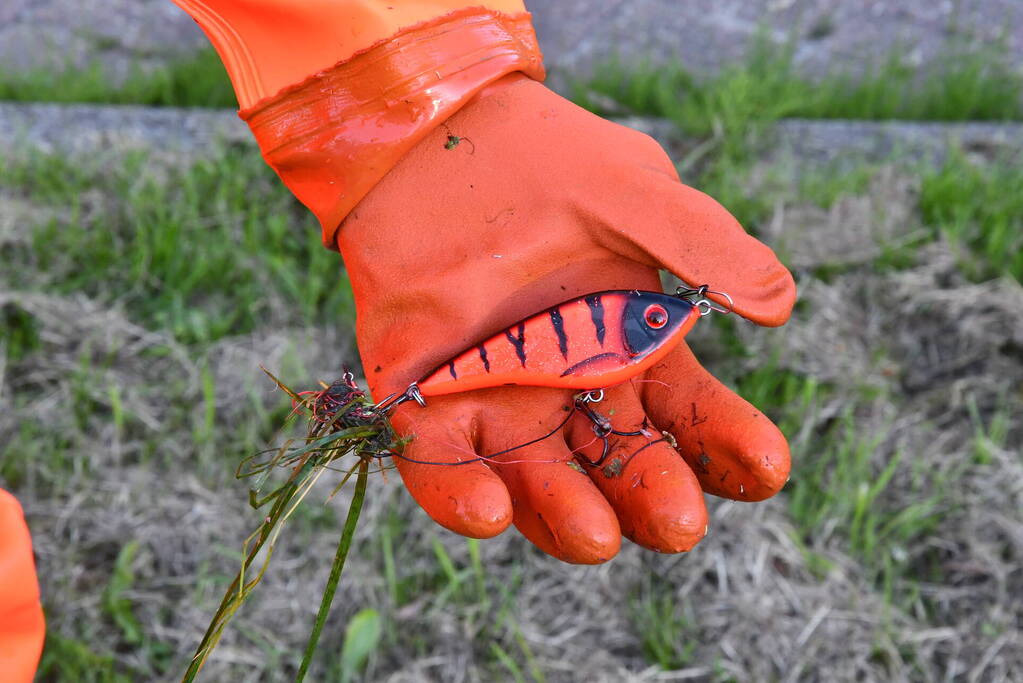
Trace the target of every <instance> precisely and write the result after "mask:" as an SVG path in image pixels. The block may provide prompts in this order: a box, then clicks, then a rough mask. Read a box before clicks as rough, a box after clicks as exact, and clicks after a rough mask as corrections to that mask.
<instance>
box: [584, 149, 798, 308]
mask: <svg viewBox="0 0 1023 683" xmlns="http://www.w3.org/2000/svg"><path fill="white" fill-rule="evenodd" d="M633 151H634V157H633V159H632V160H631V161H629V162H627V163H626V164H624V167H623V168H613V167H609V168H608V170H607V172H608V173H612V174H614V175H615V176H618V177H612V178H611V179H609V180H608V181H607V182H608V183H610V185H609V186H610V187H619V188H622V191H620V192H608V193H604V194H603V195H599V194H597V195H595V196H593V197H592V198H591V199H589V200H588V201H589V202H591V203H596V204H597V206H598V208H597V212H598V214H599V215H600V216H601V220H600V221H599V222H600V223H601V224H602V226H601V227H602V229H601V231H600V234H598V235H597V240H598V241H600V242H601V243H602V244H604V246H606V247H607V248H609V249H611V250H612V251H615V252H617V253H619V254H622V255H623V256H626V257H627V258H630V259H633V260H636V261H639V262H641V263H646V264H648V265H652V266H654V267H659V268H665V269H667V270H669V271H671V272H672V273H674V274H675V275H677V276H678V277H680V278H682V280H683V281H685V282H686V283H688V284H690V285H693V286H699V285H703V284H707V285H710V288H711V289H712V290H718V291H722V292H725V293H727V294H728V295H729V296H730V297H731V299H732V304H729V302H728V300H727V299H726V298H725V297H723V296H720V295H711V298H713V299H714V300H715V301H717V302H718V303H720V304H721V305H723V306H729V305H732V306H733V308H734V310H735V312H736V313H738V314H739V315H741V316H743V317H744V318H748V319H749V320H752V321H753V322H755V323H758V324H760V325H767V326H771V327H773V326H777V325H781V324H783V323H784V322H785V321H786V320H788V318H789V316H790V315H791V313H792V306H793V304H794V303H795V300H796V286H795V282H794V280H793V279H792V274H791V273H789V271H788V269H787V268H785V266H783V265H782V264H781V262H780V261H778V258H777V257H776V256H775V254H774V251H772V250H771V249H770V247H768V246H767V245H765V244H764V243H762V242H760V241H759V240H757V239H755V238H754V237H752V236H750V235H749V234H747V233H746V231H745V230H743V228H742V226H741V225H740V224H739V222H738V221H737V220H736V219H735V218H734V217H733V216H732V214H730V213H729V212H728V211H727V210H726V209H725V208H724V207H722V206H721V205H720V204H719V203H718V202H716V201H715V200H714V199H712V198H710V197H708V196H707V195H705V194H703V193H702V192H699V191H698V190H694V189H693V188H691V187H688V186H686V185H683V184H682V183H680V182H679V180H678V175H677V174H676V172H675V169H674V167H673V166H672V165H671V162H670V161H669V160H668V158H667V156H666V155H665V153H664V151H663V150H662V149H661V148H660V146H659V145H657V144H656V143H655V142H653V141H652V140H650V139H649V138H645V136H641V137H639V138H638V140H637V144H636V145H635V146H634V148H633ZM635 159H647V160H648V161H647V163H645V164H643V165H640V166H637V164H636V161H635ZM640 163H642V162H640Z"/></svg>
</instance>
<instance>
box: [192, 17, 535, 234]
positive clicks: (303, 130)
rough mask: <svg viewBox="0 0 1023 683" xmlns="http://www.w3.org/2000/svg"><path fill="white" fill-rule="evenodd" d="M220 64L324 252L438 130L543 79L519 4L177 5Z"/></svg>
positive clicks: (527, 19)
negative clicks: (479, 104) (506, 86)
mask: <svg viewBox="0 0 1023 683" xmlns="http://www.w3.org/2000/svg"><path fill="white" fill-rule="evenodd" d="M173 1H174V2H175V3H176V4H178V5H179V6H180V7H181V8H183V9H184V10H185V11H187V12H188V13H189V14H191V15H192V17H194V18H195V20H196V21H197V22H198V23H199V25H200V26H201V27H202V29H203V31H205V32H206V35H207V36H208V37H209V39H210V41H211V42H212V43H213V46H214V47H215V48H216V50H217V52H218V53H219V54H220V57H221V59H222V60H223V62H224V64H225V66H226V67H227V71H228V74H229V75H230V77H231V82H232V83H233V85H234V89H235V93H236V94H237V96H238V102H239V105H240V107H241V111H240V112H239V114H240V115H241V117H242V118H243V119H244V120H245V121H246V122H247V123H248V124H249V126H250V127H251V129H252V131H253V133H254V134H255V136H256V140H257V141H258V143H259V146H260V149H261V150H262V152H263V158H264V159H266V161H267V163H268V164H270V166H271V167H273V169H274V170H275V171H277V174H278V175H279V176H280V177H281V180H283V181H284V184H285V185H287V186H288V188H289V189H290V190H291V191H292V192H293V193H294V194H295V196H296V197H297V198H298V199H299V200H300V201H301V202H302V203H303V204H305V205H306V206H307V207H309V209H310V210H312V212H313V213H314V214H316V216H317V218H319V220H320V224H321V226H322V228H323V241H324V244H325V245H326V246H328V247H330V248H332V249H336V248H337V246H336V232H337V229H338V227H339V226H340V224H341V222H342V221H343V220H344V218H345V217H346V216H347V215H348V213H349V212H350V211H351V210H352V209H353V208H354V207H355V205H356V204H358V202H359V200H361V199H362V198H363V197H364V196H365V195H366V193H368V192H369V190H370V189H371V188H372V187H373V186H374V185H375V184H376V183H377V182H378V181H379V180H380V179H381V178H383V176H384V175H385V174H386V173H387V172H388V171H389V170H390V169H391V168H392V167H393V166H394V165H395V164H396V163H397V162H398V159H400V158H401V157H402V155H404V154H405V152H407V151H408V150H409V149H411V148H412V147H413V146H415V144H416V143H418V142H419V141H420V140H422V139H423V137H425V136H426V134H427V133H429V132H430V131H431V130H432V129H433V128H435V127H436V126H437V125H439V124H440V123H441V122H442V121H444V120H445V119H446V118H448V117H449V116H451V115H452V114H453V113H454V112H455V111H457V110H458V109H459V108H460V107H461V106H462V105H463V104H464V103H465V102H466V101H468V100H469V99H470V98H472V97H473V96H474V95H475V94H476V93H478V92H479V91H480V90H482V89H483V88H484V87H485V86H487V85H488V84H490V83H492V82H493V81H495V80H497V79H498V78H500V77H501V76H504V75H506V74H508V73H511V72H513V71H523V72H525V73H526V74H527V75H529V76H530V77H532V78H535V79H537V80H541V79H543V76H544V71H543V64H542V58H541V55H540V49H539V46H538V45H537V42H536V35H535V34H534V32H533V26H532V22H531V19H530V15H529V14H528V13H527V12H526V11H525V7H524V5H523V3H522V2H521V0H486V1H485V2H477V3H466V2H465V1H464V0H462V1H459V0H411V1H409V0H304V2H301V3H299V2H296V1H295V0H173Z"/></svg>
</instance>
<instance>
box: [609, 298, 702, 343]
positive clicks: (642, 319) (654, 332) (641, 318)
mask: <svg viewBox="0 0 1023 683" xmlns="http://www.w3.org/2000/svg"><path fill="white" fill-rule="evenodd" d="M696 314H697V313H696V307H695V306H694V305H693V304H692V303H690V302H688V301H685V300H684V299H680V298H678V297H674V296H670V295H668V294H658V293H656V292H638V291H633V292H629V294H628V295H627V300H626V302H625V309H624V310H623V312H622V330H623V331H624V336H625V347H626V349H627V350H628V352H629V354H630V355H631V356H632V357H633V358H638V357H642V356H645V355H647V354H649V353H650V352H651V351H653V350H654V349H657V348H659V347H661V346H663V345H664V344H665V343H666V342H668V341H669V340H670V339H671V338H672V337H673V336H674V335H675V333H676V332H678V330H679V329H680V328H681V327H682V326H683V325H684V324H685V323H686V321H688V320H689V319H690V318H691V317H692V316H693V315H696Z"/></svg>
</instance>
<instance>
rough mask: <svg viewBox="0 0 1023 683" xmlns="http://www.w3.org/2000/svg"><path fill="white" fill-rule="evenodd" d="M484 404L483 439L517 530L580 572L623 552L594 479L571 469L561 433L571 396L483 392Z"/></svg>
mask: <svg viewBox="0 0 1023 683" xmlns="http://www.w3.org/2000/svg"><path fill="white" fill-rule="evenodd" d="M481 394H483V395H484V396H487V397H488V398H490V397H492V400H488V401H487V412H486V414H485V415H486V417H485V419H484V420H482V421H481V422H482V424H481V431H482V433H483V438H482V439H481V441H482V443H483V444H484V446H485V448H483V449H482V450H484V452H486V453H498V452H500V451H505V450H506V449H509V448H513V447H516V446H521V445H522V444H526V443H527V442H530V441H533V440H535V439H538V438H540V437H543V436H544V435H548V434H550V436H548V437H547V438H544V439H540V440H538V441H536V443H532V444H530V445H528V446H524V447H520V448H515V449H514V450H512V451H509V452H505V453H501V454H500V455H497V456H495V458H494V460H495V462H492V463H491V466H492V467H494V469H495V470H496V471H497V473H498V474H499V475H500V476H501V479H502V480H504V483H505V485H506V486H507V487H508V491H509V493H510V494H511V500H512V507H513V509H514V522H515V526H516V527H517V528H518V530H519V531H520V532H521V533H522V535H523V536H525V537H526V538H528V539H529V540H530V541H531V542H532V543H533V544H534V545H536V547H538V548H539V549H540V550H542V551H544V552H545V553H547V554H549V555H552V556H553V557H556V558H558V559H559V560H563V561H565V562H572V563H576V564H598V563H600V562H606V561H607V560H610V559H611V558H612V557H614V556H615V555H616V554H617V553H618V550H619V548H620V547H621V530H620V529H619V526H618V520H617V518H616V517H615V513H614V511H613V510H612V509H611V507H610V506H609V505H608V504H607V501H606V500H604V497H603V496H602V495H601V494H600V491H598V490H597V488H596V487H595V486H594V485H593V483H592V482H591V481H590V480H589V478H588V477H587V476H586V475H584V474H582V473H581V472H579V471H578V470H577V469H574V468H572V467H571V466H569V462H570V461H571V460H572V454H571V453H570V452H569V450H568V446H567V445H566V444H565V437H564V430H563V429H558V425H559V424H560V423H562V422H564V421H565V419H566V418H568V417H570V416H571V412H570V406H571V393H570V392H565V391H558V390H552V389H532V388H527V387H516V388H514V389H500V390H494V391H488V392H481ZM527 407H528V410H527Z"/></svg>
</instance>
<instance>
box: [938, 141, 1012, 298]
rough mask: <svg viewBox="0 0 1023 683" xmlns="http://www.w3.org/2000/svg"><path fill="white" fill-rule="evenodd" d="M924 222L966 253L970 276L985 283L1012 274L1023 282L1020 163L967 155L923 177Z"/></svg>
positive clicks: (963, 255)
mask: <svg viewBox="0 0 1023 683" xmlns="http://www.w3.org/2000/svg"><path fill="white" fill-rule="evenodd" d="M920 209H921V214H922V216H923V219H924V222H925V223H926V224H927V225H928V226H929V227H930V228H931V229H932V230H933V231H934V234H935V236H938V235H941V236H944V237H945V238H946V239H948V240H949V242H951V243H952V244H953V246H956V247H958V248H959V250H960V257H961V258H960V262H961V265H962V267H963V269H964V271H965V272H966V274H967V275H968V276H969V277H971V278H973V279H975V280H982V279H987V278H990V277H997V276H999V275H1008V276H1011V277H1014V278H1016V279H1017V280H1021V281H1023V170H1021V169H1020V167H1019V165H1018V164H1010V163H1001V164H994V165H980V164H976V163H973V162H971V161H970V160H968V159H967V158H966V157H965V156H964V155H963V154H961V153H955V154H952V155H951V156H950V158H949V159H948V160H947V161H946V163H945V164H944V165H943V166H941V167H940V168H937V169H934V170H929V171H926V172H924V174H923V182H922V186H921V193H920Z"/></svg>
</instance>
